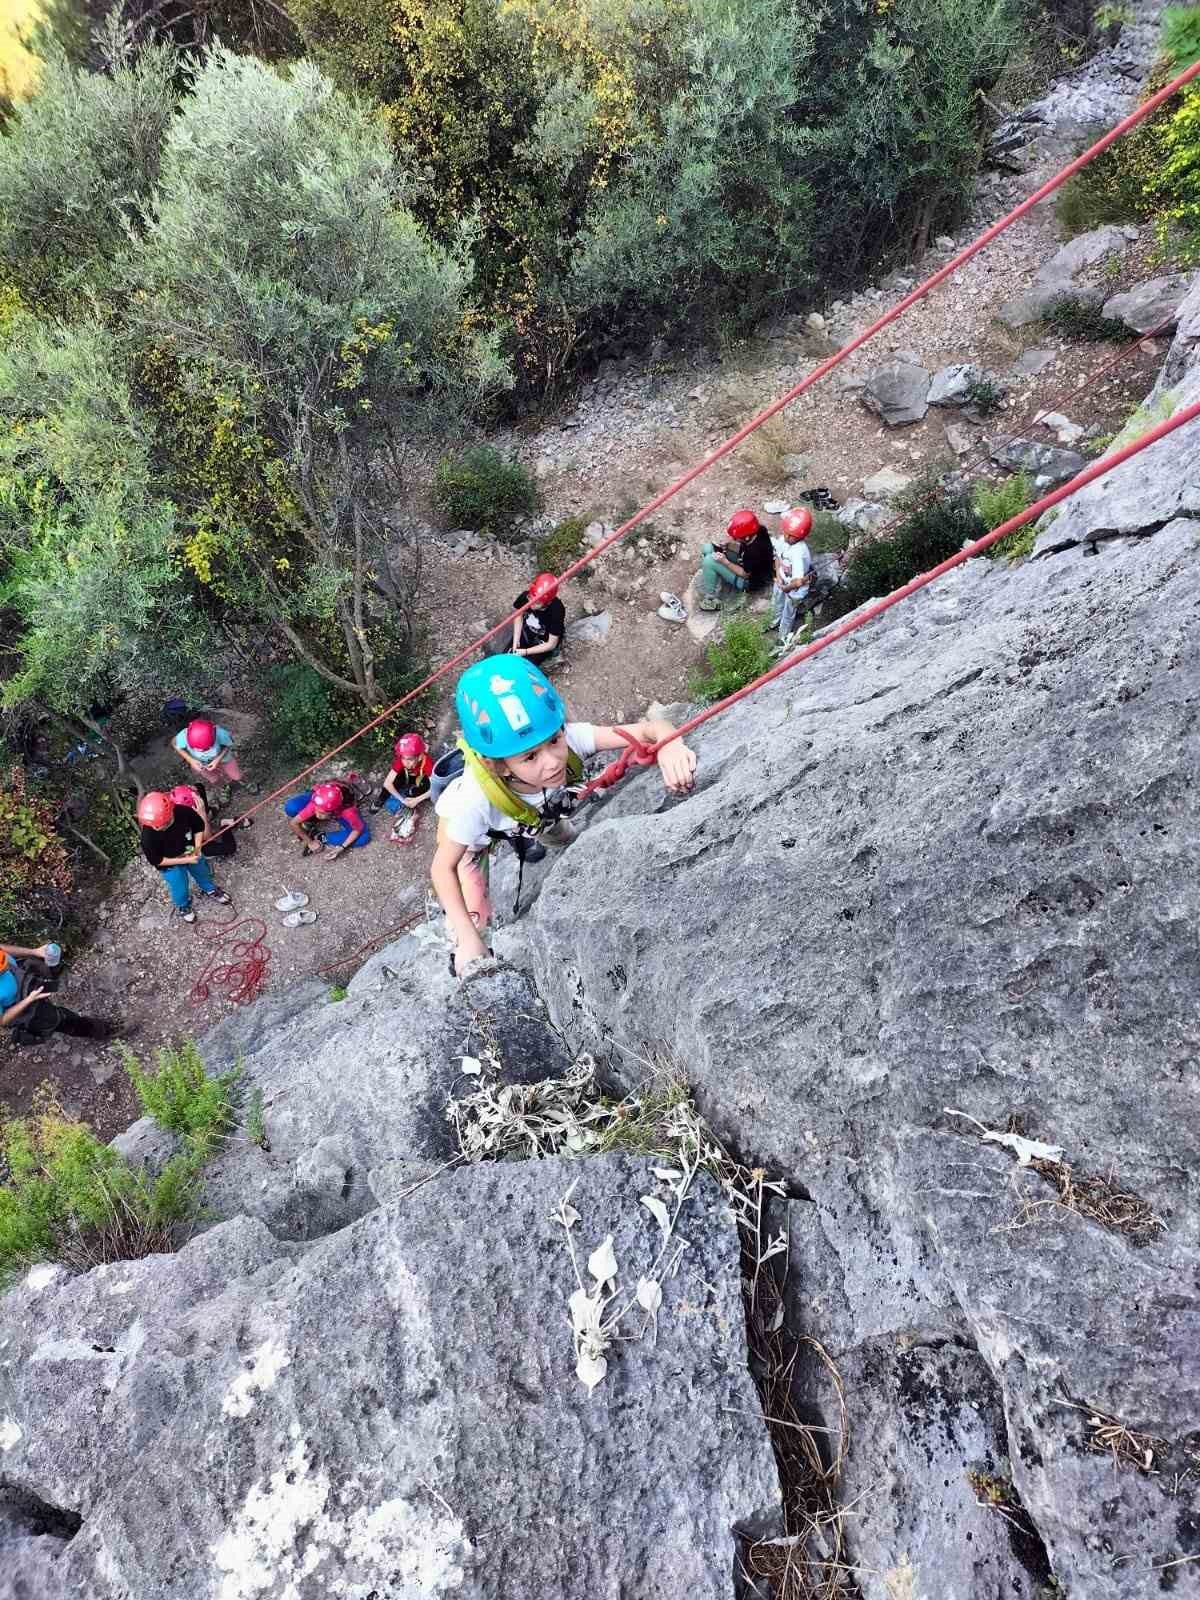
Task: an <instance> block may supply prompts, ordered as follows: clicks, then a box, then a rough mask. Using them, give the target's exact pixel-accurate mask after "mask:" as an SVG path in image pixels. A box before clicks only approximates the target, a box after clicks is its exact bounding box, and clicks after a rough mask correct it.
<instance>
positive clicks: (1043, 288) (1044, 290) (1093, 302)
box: [996, 278, 1104, 328]
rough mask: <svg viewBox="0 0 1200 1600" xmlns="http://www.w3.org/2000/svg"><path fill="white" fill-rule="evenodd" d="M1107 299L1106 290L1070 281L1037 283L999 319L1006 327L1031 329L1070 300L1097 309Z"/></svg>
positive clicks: (1008, 304)
mask: <svg viewBox="0 0 1200 1600" xmlns="http://www.w3.org/2000/svg"><path fill="white" fill-rule="evenodd" d="M1103 299H1104V290H1103V289H1081V288H1080V287H1079V286H1078V285H1077V284H1073V283H1072V282H1071V280H1070V279H1069V278H1059V279H1053V278H1052V279H1049V280H1048V281H1046V282H1044V283H1039V282H1036V281H1035V282H1034V283H1033V284H1032V285H1031V287H1030V288H1028V289H1026V290H1024V291H1023V292H1022V293H1021V294H1017V295H1014V296H1013V297H1012V299H1011V300H1006V301H1004V303H1003V305H1001V306H1000V308H999V310H998V311H997V312H996V316H997V317H998V318H999V320H1000V321H1001V322H1003V323H1004V324H1005V325H1006V327H1009V328H1027V327H1028V326H1029V324H1030V323H1031V322H1041V321H1042V319H1043V318H1044V317H1045V316H1046V313H1047V312H1048V311H1049V310H1050V309H1051V307H1052V306H1055V305H1057V304H1058V303H1059V302H1060V301H1063V300H1069V301H1072V302H1074V304H1076V305H1079V306H1091V307H1096V306H1099V305H1100V304H1101V302H1102V301H1103Z"/></svg>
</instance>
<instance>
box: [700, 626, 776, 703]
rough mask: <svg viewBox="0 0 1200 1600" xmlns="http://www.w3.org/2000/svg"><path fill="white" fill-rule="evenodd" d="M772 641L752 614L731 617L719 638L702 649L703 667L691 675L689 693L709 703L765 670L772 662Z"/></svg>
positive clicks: (758, 675)
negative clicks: (703, 650) (703, 653)
mask: <svg viewBox="0 0 1200 1600" xmlns="http://www.w3.org/2000/svg"><path fill="white" fill-rule="evenodd" d="M773 647H774V640H773V638H772V635H771V634H769V633H768V632H767V631H766V628H765V627H764V625H763V624H762V623H761V622H759V621H758V620H757V619H756V618H753V617H730V618H729V620H728V621H727V622H726V623H725V626H724V627H723V628H722V630H721V635H720V638H718V639H716V640H715V641H714V642H713V643H712V644H710V645H709V647H708V649H707V650H706V651H705V657H704V659H705V665H704V667H703V668H702V669H701V670H700V671H698V672H695V673H693V674H692V677H691V679H690V681H689V684H688V692H689V693H690V694H691V696H692V698H693V699H694V700H699V701H701V702H702V703H703V704H711V702H712V701H714V700H722V699H724V697H725V696H726V695H727V694H732V693H733V692H734V690H735V689H740V688H741V687H742V686H743V684H747V683H750V682H751V681H752V680H753V679H754V678H758V677H761V675H762V674H763V673H764V672H766V671H768V670H769V669H770V667H771V666H772V665H773V664H774V655H773Z"/></svg>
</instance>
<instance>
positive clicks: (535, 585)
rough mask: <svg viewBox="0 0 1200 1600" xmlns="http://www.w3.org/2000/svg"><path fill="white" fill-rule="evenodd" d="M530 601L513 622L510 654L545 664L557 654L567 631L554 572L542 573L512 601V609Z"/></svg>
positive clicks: (565, 614) (564, 608)
mask: <svg viewBox="0 0 1200 1600" xmlns="http://www.w3.org/2000/svg"><path fill="white" fill-rule="evenodd" d="M527 602H528V603H529V610H528V611H526V612H524V613H523V614H522V615H521V616H519V617H518V618H517V619H516V620H515V622H514V623H513V632H512V652H511V653H512V654H513V655H514V656H527V657H528V658H529V660H530V661H536V662H537V663H538V665H539V666H543V667H544V666H545V665H546V662H547V661H549V660H551V659H552V658H553V657H554V656H556V655H557V654H558V651H559V648H560V646H561V645H562V642H563V636H564V635H565V633H566V631H567V608H566V607H565V606H564V605H563V603H562V601H561V600H560V599H559V598H558V579H557V578H556V577H555V576H554V574H553V573H552V572H539V573H538V575H537V577H536V578H535V579H534V580H533V582H532V583H531V584H530V585H529V588H528V589H526V590H523V591H522V593H520V594H519V595H518V596H517V598H516V599H515V600H514V601H513V609H514V610H515V609H516V608H517V607H518V606H523V605H525V604H526V603H527Z"/></svg>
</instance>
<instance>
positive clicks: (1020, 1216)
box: [1009, 1160, 1166, 1244]
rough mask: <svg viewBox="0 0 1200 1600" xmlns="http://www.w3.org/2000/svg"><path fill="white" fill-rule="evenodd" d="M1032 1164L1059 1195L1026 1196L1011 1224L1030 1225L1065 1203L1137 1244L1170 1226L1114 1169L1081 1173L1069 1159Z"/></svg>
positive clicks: (1148, 1241)
mask: <svg viewBox="0 0 1200 1600" xmlns="http://www.w3.org/2000/svg"><path fill="white" fill-rule="evenodd" d="M1030 1166H1031V1167H1033V1168H1034V1169H1035V1171H1037V1172H1040V1173H1041V1175H1042V1177H1043V1178H1045V1180H1046V1182H1047V1183H1049V1184H1051V1185H1052V1186H1053V1187H1054V1188H1055V1189H1056V1190H1057V1195H1056V1197H1055V1198H1054V1199H1053V1200H1026V1201H1025V1203H1024V1204H1023V1205H1022V1207H1021V1210H1020V1211H1019V1212H1018V1213H1017V1215H1016V1217H1015V1218H1014V1219H1013V1221H1012V1222H1011V1223H1010V1224H1009V1227H1010V1228H1027V1227H1029V1225H1030V1224H1031V1223H1032V1222H1035V1221H1036V1220H1037V1218H1038V1216H1039V1215H1040V1213H1041V1212H1042V1211H1043V1210H1044V1209H1045V1208H1046V1207H1047V1206H1061V1207H1063V1208H1064V1209H1065V1210H1067V1211H1074V1212H1075V1213H1076V1214H1077V1215H1078V1216H1081V1217H1088V1218H1089V1219H1090V1220H1091V1221H1092V1222H1098V1223H1100V1225H1101V1226H1102V1227H1105V1228H1108V1229H1110V1230H1111V1231H1112V1232H1113V1233H1120V1234H1124V1236H1125V1237H1126V1238H1127V1239H1131V1240H1132V1241H1133V1243H1134V1244H1149V1243H1150V1241H1151V1240H1152V1239H1153V1238H1154V1236H1155V1234H1156V1233H1158V1232H1160V1231H1161V1230H1162V1229H1163V1228H1165V1226H1166V1224H1165V1223H1164V1222H1163V1220H1162V1218H1161V1217H1156V1216H1155V1214H1154V1212H1153V1211H1151V1209H1150V1207H1149V1206H1148V1205H1147V1204H1146V1202H1145V1201H1144V1200H1143V1199H1142V1197H1141V1196H1140V1195H1137V1194H1134V1193H1133V1191H1132V1190H1131V1189H1126V1188H1123V1187H1122V1185H1121V1184H1120V1183H1118V1182H1117V1180H1116V1178H1115V1177H1114V1175H1113V1173H1112V1172H1111V1171H1110V1172H1109V1173H1108V1175H1107V1177H1103V1176H1100V1175H1099V1174H1091V1175H1082V1176H1077V1175H1076V1173H1075V1172H1074V1170H1073V1169H1072V1168H1071V1166H1070V1165H1069V1164H1068V1163H1067V1162H1065V1161H1039V1160H1033V1161H1031V1162H1030Z"/></svg>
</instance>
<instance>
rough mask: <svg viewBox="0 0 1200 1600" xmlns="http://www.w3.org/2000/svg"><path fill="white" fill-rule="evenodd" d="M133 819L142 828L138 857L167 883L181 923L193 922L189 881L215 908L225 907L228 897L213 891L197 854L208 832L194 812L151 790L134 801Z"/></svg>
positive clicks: (204, 863) (209, 873)
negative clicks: (143, 859) (193, 882)
mask: <svg viewBox="0 0 1200 1600" xmlns="http://www.w3.org/2000/svg"><path fill="white" fill-rule="evenodd" d="M137 815H138V821H139V822H140V823H141V825H142V854H143V855H144V856H145V857H146V860H147V861H148V862H149V863H150V865H151V866H152V867H157V868H158V870H159V872H161V873H162V875H163V877H164V878H165V879H166V880H167V888H168V889H169V890H170V892H171V903H172V905H174V907H175V909H176V911H177V912H178V913H179V915H180V917H181V918H182V919H183V921H184V922H195V920H196V913H195V911H193V910H192V885H191V880H192V879H193V878H194V879H195V881H196V883H197V884H199V886H200V889H201V892H202V893H203V894H206V895H207V896H208V898H209V899H210V900H215V901H216V902H217V904H218V905H219V906H227V905H228V904H229V896H228V895H227V894H226V893H225V892H224V890H222V889H218V888H217V886H216V884H215V883H214V882H213V875H212V868H211V867H210V866H209V864H208V862H207V861H206V860H205V859H204V857H203V856H202V855H201V853H200V852H201V847H202V845H203V844H204V839H205V835H206V834H207V832H208V829H207V827H206V825H205V821H204V818H203V817H202V816H201V815H200V813H199V812H198V811H193V810H192V808H191V806H177V805H176V804H175V802H174V801H173V800H172V799H171V796H170V795H169V794H163V793H162V791H161V790H158V789H152V790H151V791H150V793H149V794H144V795H143V796H142V798H141V799H140V800H139V801H138V809H137Z"/></svg>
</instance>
